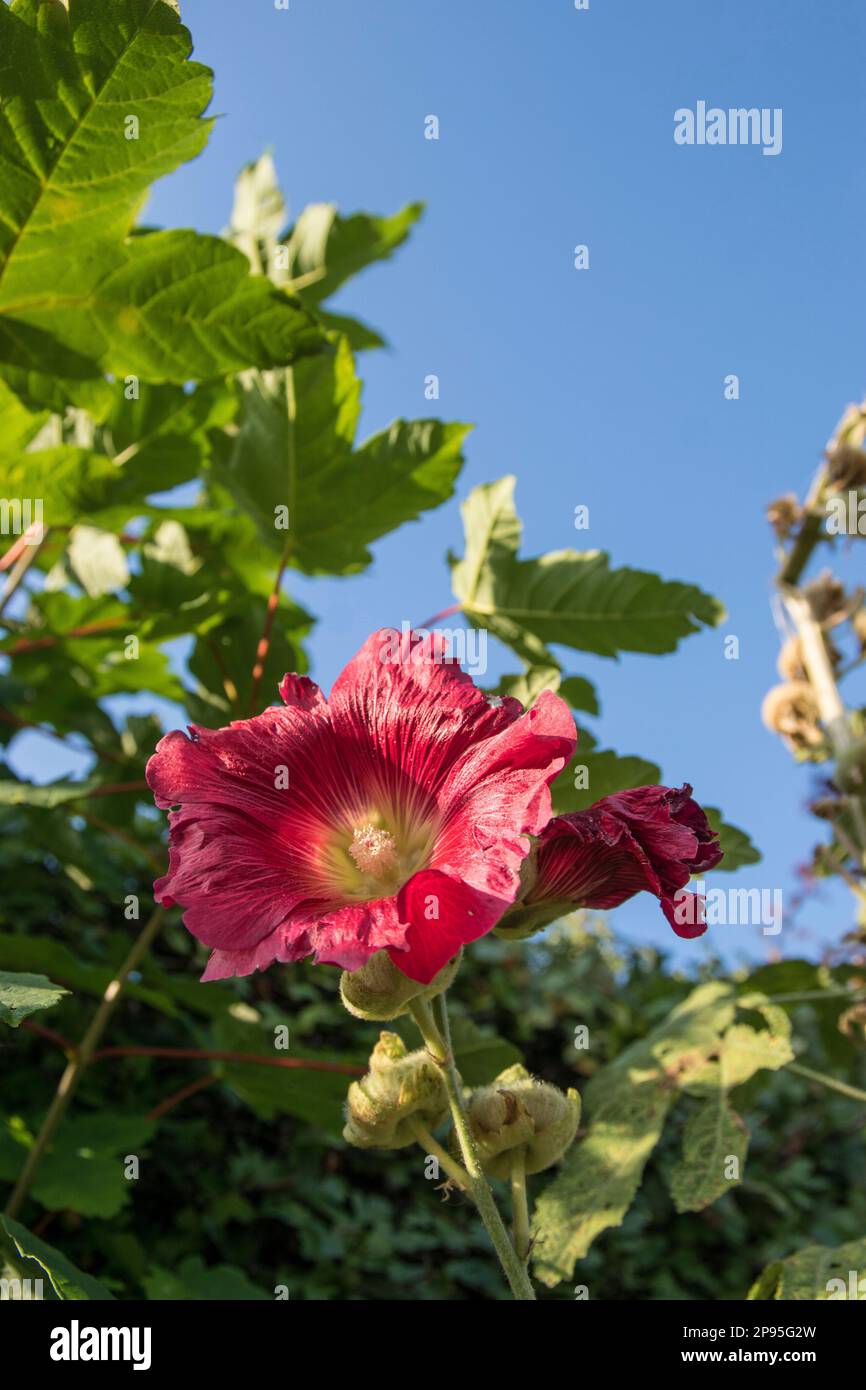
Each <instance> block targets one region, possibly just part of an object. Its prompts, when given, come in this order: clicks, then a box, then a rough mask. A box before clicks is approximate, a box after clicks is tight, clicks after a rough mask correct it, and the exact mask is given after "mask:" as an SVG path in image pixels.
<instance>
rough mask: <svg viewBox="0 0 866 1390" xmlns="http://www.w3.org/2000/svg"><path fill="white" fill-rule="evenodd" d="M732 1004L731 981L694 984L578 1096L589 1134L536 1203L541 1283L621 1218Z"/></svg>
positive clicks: (567, 1270)
mask: <svg viewBox="0 0 866 1390" xmlns="http://www.w3.org/2000/svg"><path fill="white" fill-rule="evenodd" d="M734 1011H735V1001H734V995H733V990H732V988H731V986H730V985H726V984H721V983H715V982H714V983H710V984H705V985H700V986H698V988H697V989H695V990H693V991H692V993H691V994H690V995H689V996H688V998H687V999H685V1000H684V1001H683V1002H682V1003H681V1004H679V1005H678V1006H677V1007H676V1008H675V1009H674V1010H673V1011H672V1013H670V1014H669V1015H668V1017H667V1018H666V1019H665V1020H664V1021H663V1022H662V1023H661V1024H660V1025H659V1026H658V1027H657V1028H656V1029H654V1030H653V1032H651V1033H650V1034H648V1036H647V1037H646V1038H643V1039H641V1040H640V1041H639V1042H637V1043H633V1044H632V1046H631V1047H628V1048H626V1050H625V1051H624V1052H623V1053H621V1054H620V1056H619V1057H618V1058H617V1059H616V1060H615V1061H614V1062H612V1063H610V1064H609V1065H608V1066H606V1067H603V1068H602V1070H601V1071H599V1072H598V1073H596V1075H595V1076H594V1077H593V1078H592V1080H591V1081H590V1083H589V1086H588V1087H587V1090H586V1095H585V1097H584V1113H585V1115H586V1116H587V1118H588V1120H589V1130H588V1133H587V1135H586V1137H585V1138H584V1139H583V1141H578V1142H577V1143H576V1144H575V1145H573V1146H572V1148H571V1149H570V1150H569V1151H568V1153H567V1154H566V1156H565V1159H564V1160H563V1164H562V1168H561V1170H560V1172H559V1175H558V1176H557V1177H556V1178H555V1179H554V1181H553V1182H552V1183H551V1184H550V1186H549V1187H548V1188H547V1189H546V1190H545V1191H544V1192H543V1193H542V1194H541V1196H540V1198H539V1199H538V1203H537V1205H536V1212H535V1222H534V1230H535V1234H536V1242H537V1243H536V1262H535V1268H536V1274H537V1277H538V1278H539V1279H540V1280H541V1281H542V1283H545V1284H550V1285H553V1284H556V1283H558V1281H559V1280H560V1279H567V1278H569V1276H570V1275H571V1272H572V1269H573V1268H574V1262H575V1260H578V1259H582V1258H583V1256H584V1255H585V1254H586V1252H587V1250H588V1249H589V1247H590V1245H591V1244H592V1242H593V1241H594V1240H595V1238H596V1237H597V1236H598V1235H600V1233H601V1232H602V1231H604V1230H607V1229H608V1228H609V1227H611V1226H619V1225H620V1224H621V1222H622V1220H623V1218H624V1216H625V1214H626V1212H627V1211H628V1209H629V1207H630V1205H631V1203H632V1201H633V1200H634V1197H635V1194H636V1193H637V1190H638V1187H639V1186H640V1180H641V1177H642V1175H643V1170H644V1167H645V1165H646V1162H647V1160H648V1158H649V1156H650V1154H651V1153H652V1151H653V1149H654V1148H655V1146H656V1144H657V1142H658V1140H659V1138H660V1136H661V1133H662V1130H663V1128H664V1123H665V1119H666V1117H667V1114H668V1111H669V1110H670V1108H671V1106H672V1104H673V1102H674V1100H675V1099H676V1096H677V1088H678V1086H682V1085H684V1084H685V1082H686V1080H687V1079H688V1078H689V1076H690V1075H692V1074H693V1073H694V1072H695V1071H699V1070H700V1069H701V1068H702V1067H706V1065H707V1060H708V1058H709V1056H710V1054H711V1053H712V1052H713V1051H714V1050H715V1049H716V1048H717V1047H718V1043H719V1038H720V1036H721V1034H722V1032H723V1031H724V1029H725V1028H727V1027H728V1026H729V1024H730V1023H731V1022H732V1021H733V1018H734Z"/></svg>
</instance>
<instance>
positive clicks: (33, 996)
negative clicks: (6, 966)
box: [0, 970, 69, 1028]
mask: <svg viewBox="0 0 866 1390" xmlns="http://www.w3.org/2000/svg"><path fill="white" fill-rule="evenodd" d="M68 993H69V990H68V989H64V988H63V986H62V985H55V984H52V983H51V981H50V980H49V979H48V978H47V977H46V976H45V975H20V974H17V973H16V974H13V973H11V972H10V971H8V970H0V1020H2V1021H3V1022H4V1023H8V1024H9V1025H10V1027H12V1028H17V1027H18V1025H19V1023H20V1022H21V1020H22V1019H24V1018H28V1017H29V1015H30V1014H35V1013H36V1011H37V1010H38V1009H50V1008H53V1006H54V1005H55V1004H56V1003H58V1002H59V1000H61V999H62V998H63V996H64V994H68Z"/></svg>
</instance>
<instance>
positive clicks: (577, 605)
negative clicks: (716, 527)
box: [452, 478, 724, 664]
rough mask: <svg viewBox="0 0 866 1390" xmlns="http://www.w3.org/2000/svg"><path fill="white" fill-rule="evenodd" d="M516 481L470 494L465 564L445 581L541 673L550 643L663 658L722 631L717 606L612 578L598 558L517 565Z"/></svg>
mask: <svg viewBox="0 0 866 1390" xmlns="http://www.w3.org/2000/svg"><path fill="white" fill-rule="evenodd" d="M512 492H513V481H512V480H511V479H509V478H504V479H501V480H500V482H499V483H498V484H488V485H487V486H486V488H484V489H476V492H475V493H474V494H473V495H472V497H470V499H469V501H468V502H467V504H466V507H465V508H464V525H465V529H466V554H465V556H464V559H463V560H462V561H460V562H458V563H455V564H454V566H453V571H452V583H453V587H454V592H455V594H456V596H457V598H458V599H460V600H461V602H462V604H463V607H464V610H465V612H466V615H467V617H468V618H469V619H470V621H471V622H473V623H475V625H476V626H478V627H486V628H487V629H489V631H491V632H492V633H493V634H494V636H496V637H498V638H499V639H500V640H501V641H503V642H505V643H506V644H507V645H508V646H510V647H512V648H513V650H514V651H516V652H517V653H518V654H519V655H520V656H521V657H522V658H523V659H524V660H525V661H527V662H529V663H531V664H543V662H544V658H545V655H547V656H548V659H549V653H547V646H548V644H549V643H558V644H562V645H564V646H569V647H577V648H579V649H581V650H583V651H589V652H595V653H596V654H598V655H599V656H616V655H617V654H618V653H619V652H621V651H633V652H654V653H660V652H669V651H673V650H674V649H675V648H676V646H677V643H678V642H679V641H680V639H681V638H683V637H686V636H688V635H689V633H692V632H697V631H699V629H700V627H701V625H702V624H706V625H713V624H715V623H718V622H720V621H721V619H722V617H723V616H724V610H723V608H722V607H721V605H720V604H719V603H718V601H717V600H716V599H713V598H710V596H709V595H708V594H705V593H703V592H702V591H701V590H700V589H697V588H695V587H694V586H693V585H690V584H681V583H679V582H671V581H667V580H663V579H661V578H659V576H658V575H655V574H649V573H646V572H644V571H641V570H631V569H619V570H613V569H611V568H610V565H609V561H608V557H607V555H605V554H604V553H603V552H601V551H585V552H578V551H574V550H560V551H552V552H550V553H549V554H547V555H542V556H539V557H538V558H537V559H533V560H520V559H518V558H517V557H516V548H517V544H518V541H519V535H520V531H519V522H518V520H517V517H516V515H515V513H514V509H513V503H512Z"/></svg>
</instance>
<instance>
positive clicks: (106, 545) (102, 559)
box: [67, 526, 129, 598]
mask: <svg viewBox="0 0 866 1390" xmlns="http://www.w3.org/2000/svg"><path fill="white" fill-rule="evenodd" d="M67 555H68V557H69V563H70V565H71V567H72V570H73V572H74V574H75V578H76V579H77V580H78V582H79V584H80V585H81V587H82V589H83V590H84V592H85V593H86V594H87V595H88V596H89V597H90V598H100V597H101V596H102V595H103V594H113V593H114V592H115V591H116V590H117V589H125V588H126V586H127V584H128V583H129V565H128V564H127V563H126V553H125V551H124V549H123V546H122V545H121V543H120V541H119V540H118V539H117V536H114V535H112V533H111V532H110V531H102V530H100V529H99V527H97V526H73V528H72V531H71V532H70V536H69V546H68V549H67Z"/></svg>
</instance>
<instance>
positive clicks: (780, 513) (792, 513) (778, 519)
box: [767, 492, 803, 541]
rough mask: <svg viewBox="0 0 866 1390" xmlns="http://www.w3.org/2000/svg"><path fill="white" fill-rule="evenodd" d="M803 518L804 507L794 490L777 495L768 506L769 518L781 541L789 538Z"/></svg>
mask: <svg viewBox="0 0 866 1390" xmlns="http://www.w3.org/2000/svg"><path fill="white" fill-rule="evenodd" d="M802 519H803V508H802V507H801V506H800V503H799V502H798V500H797V497H796V495H795V494H794V493H793V492H788V493H786V494H785V496H784V497H777V498H776V499H775V501H773V502H771V503H770V504H769V506H768V507H767V520H768V521H769V523H770V525H771V526H772V528H773V530H774V531H775V533H776V535H777V537H778V539H779V540H780V541H784V540H787V539H788V537H789V536H790V534H791V532H792V531H794V530H796V528H797V527H798V526H799V525H800V522H801V521H802Z"/></svg>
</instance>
